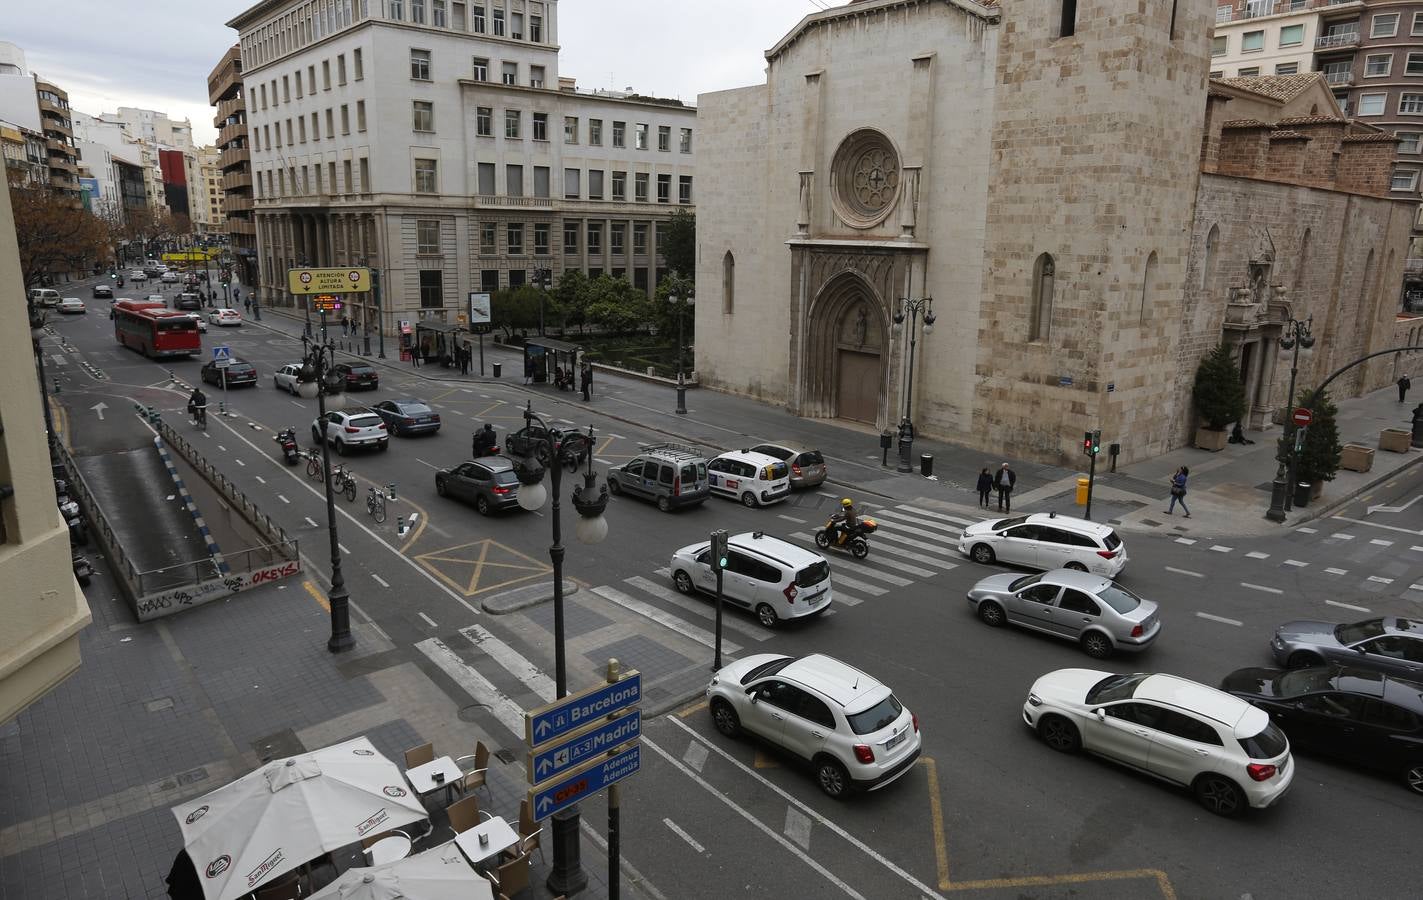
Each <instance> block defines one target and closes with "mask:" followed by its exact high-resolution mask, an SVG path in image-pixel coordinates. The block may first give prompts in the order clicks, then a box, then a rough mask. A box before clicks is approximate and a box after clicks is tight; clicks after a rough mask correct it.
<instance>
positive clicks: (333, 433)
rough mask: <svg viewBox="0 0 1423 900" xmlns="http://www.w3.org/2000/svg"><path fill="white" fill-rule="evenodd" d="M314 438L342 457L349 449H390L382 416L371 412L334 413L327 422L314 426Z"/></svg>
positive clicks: (366, 410) (342, 411)
mask: <svg viewBox="0 0 1423 900" xmlns="http://www.w3.org/2000/svg"><path fill="white" fill-rule="evenodd" d="M323 426H324V427H323ZM311 438H312V440H314V441H316V442H317V443H320V442H321V440H322V439H323V438H324V439H325V440H326V441H328V442H329V443H330V444H331V445H332V446H333V447H335V448H336V452H337V453H338V454H340V455H341V456H345V455H346V448H347V447H375V448H376V449H378V450H381V451H382V452H384V451H385V450H389V449H390V435H389V434H388V433H387V432H386V428H385V423H384V422H382V421H381V418H380V416H378V415H376V414H375V413H373V412H371V411H370V410H368V409H355V410H333V411H332V412H329V413H327V414H326V418H325V419H324V420H323V419H317V420H316V421H315V422H312V423H311Z"/></svg>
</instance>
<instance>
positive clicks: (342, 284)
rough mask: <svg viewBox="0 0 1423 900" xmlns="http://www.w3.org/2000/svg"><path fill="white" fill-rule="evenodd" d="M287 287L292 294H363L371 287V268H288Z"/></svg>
mask: <svg viewBox="0 0 1423 900" xmlns="http://www.w3.org/2000/svg"><path fill="white" fill-rule="evenodd" d="M287 287H288V288H290V289H291V292H292V293H293V294H364V293H366V292H367V291H369V290H370V289H371V270H370V269H367V268H365V267H363V266H351V267H348V268H344V269H288V270H287Z"/></svg>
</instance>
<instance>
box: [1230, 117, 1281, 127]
mask: <svg viewBox="0 0 1423 900" xmlns="http://www.w3.org/2000/svg"><path fill="white" fill-rule="evenodd" d="M1220 127H1221V128H1273V127H1274V126H1273V125H1267V124H1265V123H1264V122H1261V121H1260V120H1259V119H1231V120H1230V121H1229V122H1226V123H1224V124H1222V125H1221V126H1220Z"/></svg>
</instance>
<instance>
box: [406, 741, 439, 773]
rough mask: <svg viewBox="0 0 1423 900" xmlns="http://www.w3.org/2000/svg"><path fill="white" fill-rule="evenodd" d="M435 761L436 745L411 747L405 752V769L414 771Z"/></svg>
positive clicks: (427, 744)
mask: <svg viewBox="0 0 1423 900" xmlns="http://www.w3.org/2000/svg"><path fill="white" fill-rule="evenodd" d="M434 761H435V745H434V744H430V743H425V744H421V745H420V746H418V747H411V748H410V749H409V750H406V751H405V768H406V769H413V768H415V767H416V766H423V765H425V763H427V762H434Z"/></svg>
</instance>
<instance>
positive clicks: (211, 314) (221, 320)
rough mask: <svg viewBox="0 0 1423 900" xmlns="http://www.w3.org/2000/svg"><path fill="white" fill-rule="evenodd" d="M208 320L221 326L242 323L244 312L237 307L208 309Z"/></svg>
mask: <svg viewBox="0 0 1423 900" xmlns="http://www.w3.org/2000/svg"><path fill="white" fill-rule="evenodd" d="M181 308H182V307H179V309H181ZM208 321H209V322H211V323H212V324H213V325H221V326H229V325H241V324H242V313H240V312H238V311H237V310H235V309H213V310H209V311H208Z"/></svg>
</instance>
